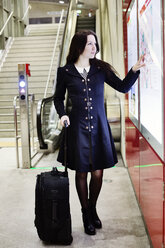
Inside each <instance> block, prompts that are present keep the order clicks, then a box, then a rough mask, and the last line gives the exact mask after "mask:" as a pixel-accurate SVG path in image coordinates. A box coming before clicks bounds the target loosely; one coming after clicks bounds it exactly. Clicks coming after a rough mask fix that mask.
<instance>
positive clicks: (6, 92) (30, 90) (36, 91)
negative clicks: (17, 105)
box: [0, 87, 52, 97]
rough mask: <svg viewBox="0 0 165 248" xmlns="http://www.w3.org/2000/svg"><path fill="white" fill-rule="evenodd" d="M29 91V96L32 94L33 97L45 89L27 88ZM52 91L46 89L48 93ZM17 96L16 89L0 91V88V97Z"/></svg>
mask: <svg viewBox="0 0 165 248" xmlns="http://www.w3.org/2000/svg"><path fill="white" fill-rule="evenodd" d="M28 91H29V94H32V93H33V92H34V95H37V94H41V93H43V92H44V91H45V87H39V88H29V89H28ZM51 91H52V88H50V87H49V88H48V92H51ZM11 94H12V95H13V94H14V95H17V94H18V89H16V88H14V89H11V90H10V89H1V88H0V97H1V96H2V95H11Z"/></svg>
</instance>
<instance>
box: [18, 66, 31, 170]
mask: <svg viewBox="0 0 165 248" xmlns="http://www.w3.org/2000/svg"><path fill="white" fill-rule="evenodd" d="M27 75H30V71H29V68H28V64H18V87H19V105H20V128H21V147H22V168H23V169H27V168H30V167H31V148H30V125H29V100H28V77H27Z"/></svg>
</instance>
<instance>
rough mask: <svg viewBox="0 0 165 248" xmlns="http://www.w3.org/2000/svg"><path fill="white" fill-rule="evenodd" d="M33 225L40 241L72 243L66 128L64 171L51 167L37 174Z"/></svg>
mask: <svg viewBox="0 0 165 248" xmlns="http://www.w3.org/2000/svg"><path fill="white" fill-rule="evenodd" d="M65 129H66V128H65ZM35 226H36V228H37V232H38V236H39V238H40V239H41V240H42V241H45V242H49V243H54V244H62V245H70V244H71V243H72V240H73V238H72V227H71V215H70V205H69V178H68V172H67V167H66V130H65V171H64V172H59V171H58V170H57V168H53V170H52V171H50V172H44V173H41V174H40V175H37V182H36V189H35Z"/></svg>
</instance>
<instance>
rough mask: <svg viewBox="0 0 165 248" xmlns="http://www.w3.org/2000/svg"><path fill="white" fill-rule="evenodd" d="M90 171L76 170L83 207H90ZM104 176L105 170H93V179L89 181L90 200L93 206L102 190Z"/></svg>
mask: <svg viewBox="0 0 165 248" xmlns="http://www.w3.org/2000/svg"><path fill="white" fill-rule="evenodd" d="M87 176H88V172H76V177H75V180H76V189H77V193H78V196H79V200H80V203H81V207H82V208H87V207H88V184H87ZM102 178H103V170H96V171H92V172H91V180H90V183H89V200H90V203H91V204H92V205H93V206H96V202H97V199H98V196H99V193H100V190H101V186H102Z"/></svg>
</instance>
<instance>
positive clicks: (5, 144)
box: [0, 141, 21, 147]
mask: <svg viewBox="0 0 165 248" xmlns="http://www.w3.org/2000/svg"><path fill="white" fill-rule="evenodd" d="M15 146H16V142H14V141H0V147H15ZM18 146H21V142H18Z"/></svg>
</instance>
